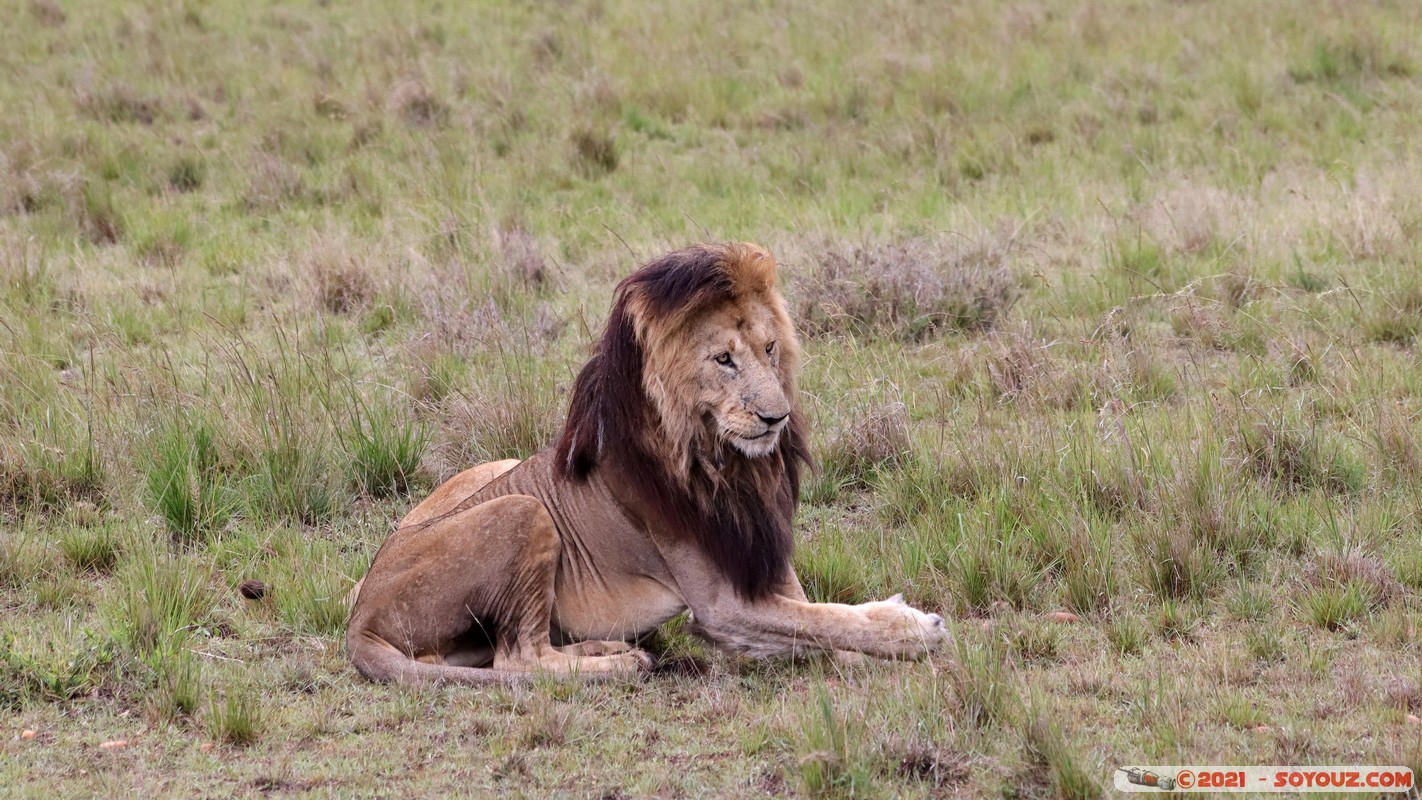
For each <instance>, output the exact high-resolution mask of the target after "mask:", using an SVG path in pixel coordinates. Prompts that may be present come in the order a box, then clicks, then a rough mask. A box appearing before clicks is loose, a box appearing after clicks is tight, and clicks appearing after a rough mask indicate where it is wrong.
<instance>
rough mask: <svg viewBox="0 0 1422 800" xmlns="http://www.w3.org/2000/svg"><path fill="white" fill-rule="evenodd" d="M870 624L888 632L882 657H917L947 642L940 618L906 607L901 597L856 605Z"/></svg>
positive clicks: (946, 633) (944, 628) (946, 635)
mask: <svg viewBox="0 0 1422 800" xmlns="http://www.w3.org/2000/svg"><path fill="white" fill-rule="evenodd" d="M859 608H860V609H861V610H862V611H863V612H864V614H865V616H867V617H868V618H869V620H870V622H872V623H874V624H875V625H876V626H881V627H882V628H883V629H885V630H886V632H887V633H888V639H889V641H888V642H887V645H888V646H887V647H886V652H884V653H883V654H884V655H888V656H897V657H914V656H921V655H924V654H926V653H929V652H931V651H933V650H936V649H937V648H938V647H940V646H941V645H942V644H943V643H944V642H945V641H947V639H948V629H947V628H946V627H945V626H944V624H943V618H942V617H940V616H939V615H937V614H928V613H925V612H923V611H919V610H918V609H916V608H914V607H912V606H910V605H908V604H907V603H905V602H904V597H903V595H901V594H896V595H894V596H893V597H890V598H889V599H887V600H879V601H877V602H873V603H864V604H863V605H861V606H859Z"/></svg>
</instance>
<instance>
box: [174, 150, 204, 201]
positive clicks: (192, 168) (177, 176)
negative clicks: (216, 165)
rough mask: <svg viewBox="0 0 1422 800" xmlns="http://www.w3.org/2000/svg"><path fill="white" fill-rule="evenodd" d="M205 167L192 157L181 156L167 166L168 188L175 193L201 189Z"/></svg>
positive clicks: (196, 158)
mask: <svg viewBox="0 0 1422 800" xmlns="http://www.w3.org/2000/svg"><path fill="white" fill-rule="evenodd" d="M206 177H207V166H206V165H205V164H204V163H203V161H202V159H201V158H199V157H197V156H194V155H181V156H178V157H177V158H176V159H174V160H173V162H172V163H171V164H169V165H168V174H167V178H168V186H169V188H171V189H172V190H173V191H175V192H182V193H185V192H194V191H197V190H198V189H201V188H202V182H203V180H204V179H205V178H206Z"/></svg>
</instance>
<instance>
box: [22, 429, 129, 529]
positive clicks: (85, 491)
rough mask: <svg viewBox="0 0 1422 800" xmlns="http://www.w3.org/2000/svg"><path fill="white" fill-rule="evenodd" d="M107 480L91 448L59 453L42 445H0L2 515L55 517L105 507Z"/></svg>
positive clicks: (96, 455)
mask: <svg viewBox="0 0 1422 800" xmlns="http://www.w3.org/2000/svg"><path fill="white" fill-rule="evenodd" d="M106 482H107V476H106V475H105V472H104V466H103V462H102V461H100V459H99V456H98V454H97V452H96V451H95V450H94V448H93V447H92V445H89V446H80V447H76V448H73V449H70V450H65V451H56V450H54V449H52V448H49V447H46V446H44V444H43V443H41V442H26V443H23V444H20V445H17V446H7V445H6V444H5V443H0V514H10V515H16V516H19V515H24V514H26V513H31V512H39V513H43V514H52V513H55V512H60V511H66V510H68V509H70V508H73V507H75V506H77V505H79V504H82V503H88V504H90V505H102V504H104V502H105V499H104V487H105V484H106Z"/></svg>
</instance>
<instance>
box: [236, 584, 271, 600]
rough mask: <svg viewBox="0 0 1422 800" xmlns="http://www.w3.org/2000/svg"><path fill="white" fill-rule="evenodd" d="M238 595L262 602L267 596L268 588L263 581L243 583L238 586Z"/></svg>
mask: <svg viewBox="0 0 1422 800" xmlns="http://www.w3.org/2000/svg"><path fill="white" fill-rule="evenodd" d="M237 593H238V594H240V595H242V596H243V597H245V598H247V599H248V600H261V599H262V598H263V597H266V596H267V586H266V584H264V583H262V582H261V581H242V582H241V583H239V584H237Z"/></svg>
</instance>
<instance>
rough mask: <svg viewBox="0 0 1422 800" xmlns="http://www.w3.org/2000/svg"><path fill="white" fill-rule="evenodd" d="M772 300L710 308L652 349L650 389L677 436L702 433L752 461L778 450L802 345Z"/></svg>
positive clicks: (666, 424) (686, 438)
mask: <svg viewBox="0 0 1422 800" xmlns="http://www.w3.org/2000/svg"><path fill="white" fill-rule="evenodd" d="M776 299H778V298H776ZM774 302H775V301H774V300H770V301H769V302H766V301H765V300H764V299H762V298H751V299H746V300H742V301H740V302H736V303H728V304H725V305H723V306H720V307H718V308H714V309H711V310H709V311H707V312H704V313H702V314H699V315H697V316H695V317H693V318H692V319H691V320H689V321H688V323H687V324H686V325H685V326H684V327H683V328H682V329H681V330H679V331H677V332H676V333H674V334H672V335H671V336H670V337H669V338H670V339H671V341H666V342H663V343H661V346H658V347H656V348H654V350H655V354H654V355H653V359H654V360H655V361H658V362H661V363H658V364H655V365H651V366H652V368H651V369H649V370H648V380H647V389H648V393H649V394H650V395H651V397H652V399H653V401H654V403H655V404H656V406H657V407H658V408H659V409H660V410H661V412H662V424H663V428H664V429H666V430H667V432H668V433H669V434H671V435H673V436H674V437H676V439H675V440H680V441H687V442H690V441H691V440H694V439H696V438H698V436H697V435H698V434H701V435H702V436H708V437H709V438H712V439H715V440H719V441H720V442H723V443H725V444H727V445H730V446H731V447H734V448H735V449H737V450H739V451H740V452H741V453H743V454H745V455H746V456H748V457H750V458H759V457H761V456H765V455H769V454H770V453H772V452H774V451H775V448H776V446H777V445H779V443H780V435H781V433H782V432H783V431H784V430H785V428H786V426H787V425H789V423H790V412H791V400H790V395H791V393H792V391H793V385H794V383H793V370H794V362H795V360H796V359H797V358H798V349H797V345H796V342H795V334H794V331H793V330H792V329H791V328H790V325H789V320H788V318H787V317H786V315H785V314H784V309H783V308H780V307H778V305H772V304H771V303H774ZM683 426H685V427H684V428H683ZM678 428H682V429H681V430H678ZM698 428H699V430H698Z"/></svg>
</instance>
